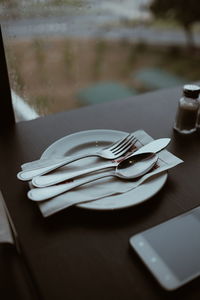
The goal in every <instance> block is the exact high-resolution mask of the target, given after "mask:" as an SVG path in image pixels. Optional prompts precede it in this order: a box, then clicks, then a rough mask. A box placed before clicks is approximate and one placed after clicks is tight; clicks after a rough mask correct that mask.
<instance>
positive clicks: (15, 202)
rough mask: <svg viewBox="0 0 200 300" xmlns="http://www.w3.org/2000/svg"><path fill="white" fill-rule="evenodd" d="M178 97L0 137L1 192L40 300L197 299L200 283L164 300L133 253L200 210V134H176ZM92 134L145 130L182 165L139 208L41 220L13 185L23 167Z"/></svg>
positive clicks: (161, 96)
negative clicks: (149, 234)
mask: <svg viewBox="0 0 200 300" xmlns="http://www.w3.org/2000/svg"><path fill="white" fill-rule="evenodd" d="M181 93H182V92H181V87H178V88H173V89H167V90H161V91H157V92H152V93H147V94H142V95H138V96H134V97H131V98H129V99H123V100H121V101H117V102H110V103H107V104H100V105H94V106H88V107H84V108H81V109H78V110H72V111H67V112H62V113H59V114H55V115H49V116H46V117H41V118H39V119H36V120H33V121H29V122H21V123H18V124H16V125H15V126H14V127H13V129H12V130H9V132H5V134H4V135H3V136H1V137H0V139H1V142H0V143H1V147H0V163H1V169H0V189H1V190H2V193H3V195H4V198H5V201H6V203H7V206H8V209H9V211H10V214H11V216H12V218H13V221H14V224H15V227H16V230H17V232H18V235H19V239H20V243H21V247H22V250H23V259H24V261H26V264H27V266H28V268H29V271H30V273H31V278H33V280H34V285H35V288H36V289H37V295H38V298H39V297H40V298H41V299H44V300H55V299H59V300H62V299H68V300H72V299H73V300H76V299H87V300H89V299H91V300H93V299H95V300H98V299H99V300H100V299H101V300H102V299H105V300H110V299H120V300H122V299H123V300H129V299H131V300H132V299H159V300H160V299H177V297H181V299H199V297H200V288H199V283H200V279H198V278H197V279H195V280H194V281H193V282H191V283H189V284H187V285H186V286H184V287H182V288H180V289H178V290H177V291H173V292H167V291H165V290H163V289H162V288H161V287H160V286H159V285H158V283H157V282H156V281H155V279H154V278H153V276H152V275H151V274H150V273H149V271H148V270H147V269H146V267H145V266H144V265H143V263H142V262H141V261H140V259H139V258H138V257H137V255H136V254H135V253H134V251H132V249H131V248H130V246H129V238H130V237H131V236H132V235H133V234H136V233H138V232H140V231H142V230H145V229H147V228H150V227H152V226H154V225H157V224H159V223H161V222H163V221H165V220H167V219H170V218H172V217H174V216H177V215H179V214H181V213H184V212H186V211H188V210H190V209H192V208H194V207H196V206H198V205H200V197H199V175H200V168H199V165H200V155H199V151H200V133H199V132H197V133H195V134H192V135H188V136H187V135H180V134H178V133H176V132H174V131H173V123H174V118H175V114H176V108H177V101H178V99H179V97H180V95H181ZM90 129H115V130H122V131H127V132H132V131H135V130H137V129H144V130H145V131H146V132H147V133H149V134H150V135H151V136H152V137H153V138H161V137H170V138H171V143H170V145H169V146H168V150H169V151H171V152H172V153H173V154H175V155H177V156H178V157H180V158H181V159H183V160H184V164H181V165H180V166H178V167H176V168H174V169H172V170H170V171H169V176H168V179H167V182H166V184H165V186H164V187H163V188H162V190H161V191H160V192H159V193H158V194H156V195H155V196H154V197H152V198H151V199H150V200H148V201H146V202H145V203H142V204H140V205H138V206H134V207H131V208H128V209H123V210H117V211H109V212H100V211H87V210H83V209H80V208H77V207H72V208H69V209H66V210H63V211H61V212H59V213H57V214H55V215H53V216H51V217H49V218H43V217H42V215H41V213H40V211H39V209H38V207H37V205H36V204H35V203H33V202H31V201H30V200H28V199H27V196H26V194H27V191H28V184H27V183H26V182H21V181H19V180H17V178H16V174H17V172H18V171H19V170H20V165H21V164H22V163H24V162H27V161H31V160H35V159H38V158H39V157H40V155H41V154H42V152H43V151H44V150H45V149H46V148H47V147H48V146H49V145H50V144H51V143H52V142H54V141H56V140H57V139H59V138H61V137H63V136H66V135H68V134H70V133H74V132H78V131H81V130H90ZM13 299H14V298H13Z"/></svg>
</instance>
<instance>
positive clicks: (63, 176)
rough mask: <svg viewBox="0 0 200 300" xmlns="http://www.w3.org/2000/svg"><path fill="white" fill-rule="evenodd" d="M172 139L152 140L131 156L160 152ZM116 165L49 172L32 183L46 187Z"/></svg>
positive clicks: (34, 179) (113, 163) (108, 164)
mask: <svg viewBox="0 0 200 300" xmlns="http://www.w3.org/2000/svg"><path fill="white" fill-rule="evenodd" d="M169 141H170V139H168V138H163V139H158V140H155V141H152V142H150V143H148V144H146V145H145V146H142V147H141V148H140V149H139V150H137V151H135V152H134V153H133V154H132V155H131V157H133V159H134V156H135V155H137V154H138V153H144V152H153V153H155V152H158V151H160V150H162V149H163V148H164V147H166V146H167V145H168V143H169ZM115 166H116V162H114V161H112V162H109V163H106V164H103V165H100V166H95V167H93V168H87V169H83V170H81V171H75V172H74V171H65V172H63V173H59V174H58V173H53V174H47V175H43V176H36V177H34V178H33V179H32V184H33V185H34V186H36V187H45V186H50V185H54V184H57V183H60V182H62V181H65V180H69V179H73V178H75V177H79V176H82V175H85V174H88V173H92V172H95V171H99V170H102V169H107V168H112V167H115Z"/></svg>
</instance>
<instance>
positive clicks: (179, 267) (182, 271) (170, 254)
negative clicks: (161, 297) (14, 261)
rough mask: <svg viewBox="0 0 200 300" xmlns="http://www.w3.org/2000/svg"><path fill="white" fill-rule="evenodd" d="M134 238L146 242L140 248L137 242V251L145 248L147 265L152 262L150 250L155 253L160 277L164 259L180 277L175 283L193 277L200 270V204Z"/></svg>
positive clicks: (169, 270)
mask: <svg viewBox="0 0 200 300" xmlns="http://www.w3.org/2000/svg"><path fill="white" fill-rule="evenodd" d="M138 237H140V238H141V239H142V242H141V240H140V239H139V240H138ZM130 242H131V240H130ZM132 242H133V243H131V244H132V245H133V246H135V245H136V244H135V243H138V245H140V246H142V248H143V249H142V250H141V251H140V249H141V247H138V245H136V248H137V252H138V254H139V255H140V252H141V257H142V258H143V256H145V258H144V259H145V263H146V264H147V265H149V264H151V259H150V257H149V261H148V259H147V258H148V252H149V253H150V252H151V256H152V253H153V256H154V260H156V262H157V264H158V268H157V270H156V272H157V273H158V274H157V276H158V277H159V265H161V263H163V264H164V265H165V266H166V270H165V272H166V273H167V272H168V273H169V272H170V273H171V274H173V275H174V276H175V277H176V279H177V280H178V282H177V283H176V284H175V285H177V286H179V285H181V283H184V282H187V281H189V280H190V279H192V278H194V277H196V276H197V275H199V274H200V207H198V208H195V209H193V210H191V211H189V212H187V213H185V214H183V215H180V216H178V217H175V218H173V219H171V220H169V221H167V222H164V223H162V224H159V225H157V226H155V227H153V228H151V229H148V230H146V231H144V232H142V233H140V234H139V235H137V239H136V240H135V239H134V238H133V240H132ZM145 245H147V247H146V251H145ZM148 247H150V248H148ZM148 249H149V250H148ZM155 257H156V258H155ZM150 268H151V266H150ZM168 275H169V274H168ZM160 277H162V274H161V276H160ZM168 277H169V276H168ZM160 280H162V278H161V279H160Z"/></svg>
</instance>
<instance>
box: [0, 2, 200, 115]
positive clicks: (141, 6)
mask: <svg viewBox="0 0 200 300" xmlns="http://www.w3.org/2000/svg"><path fill="white" fill-rule="evenodd" d="M153 2H158V1H156V0H154V1H153V0H137V1H130V0H105V1H98V0H29V1H25V0H24V1H23V0H21V1H20V0H1V1H0V18H1V24H2V29H3V33H4V40H5V47H6V55H7V62H8V67H9V74H10V81H11V87H12V89H13V91H14V93H16V94H17V95H18V96H19V97H21V98H22V99H24V101H25V102H26V103H28V104H29V105H30V106H31V107H32V108H34V109H35V111H36V112H37V113H38V114H40V115H46V114H50V113H54V112H59V111H62V110H67V109H74V108H77V107H80V106H83V105H90V104H95V103H99V102H103V101H104V102H105V101H111V100H112V101H113V100H115V99H116V100H117V99H119V98H120V99H122V98H125V97H128V96H130V95H135V94H138V93H141V92H145V91H149V90H153V89H159V88H165V87H170V86H174V85H179V84H180V85H182V84H184V83H186V82H188V81H196V80H199V70H198V69H199V68H198V64H199V56H198V42H199V40H198V37H199V34H200V33H199V28H198V26H199V25H198V19H197V20H196V19H195V20H196V21H197V22H196V21H195V22H196V23H197V25H195V26H196V27H195V28H194V31H195V36H196V47H195V49H188V47H186V38H185V35H184V30H183V28H181V26H180V23H179V22H176V18H164V17H163V18H162V19H159V14H157V15H156V18H155V15H154V14H153V11H152V10H150V5H151V3H153ZM162 2H163V1H162V0H160V3H161V4H162ZM175 2H176V1H175ZM193 2H195V1H193ZM196 5H197V6H196V7H199V4H198V2H196ZM199 15H200V14H199ZM196 23H195V24H196ZM192 48H194V47H192ZM191 54H192V55H191Z"/></svg>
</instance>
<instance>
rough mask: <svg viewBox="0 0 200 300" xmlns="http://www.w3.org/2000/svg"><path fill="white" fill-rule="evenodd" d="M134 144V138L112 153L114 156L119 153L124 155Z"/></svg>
mask: <svg viewBox="0 0 200 300" xmlns="http://www.w3.org/2000/svg"><path fill="white" fill-rule="evenodd" d="M134 142H136V138H135V137H132V139H130V140H129V141H127V143H126V144H125V145H123V146H122V147H120V148H119V149H117V150H115V151H114V153H115V154H119V153H122V154H123V153H125V152H126V151H127V150H128V149H129V148H130V147H131V146H132V145H133V144H134Z"/></svg>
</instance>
